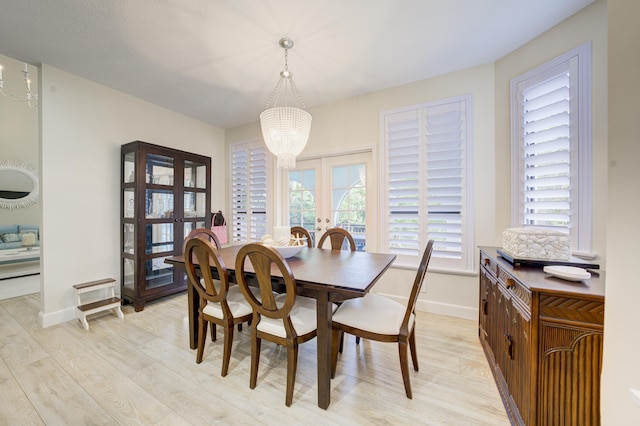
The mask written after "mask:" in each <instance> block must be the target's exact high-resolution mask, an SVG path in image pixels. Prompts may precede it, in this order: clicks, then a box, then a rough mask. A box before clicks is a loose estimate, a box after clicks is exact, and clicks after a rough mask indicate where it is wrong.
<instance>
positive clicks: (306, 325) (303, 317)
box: [258, 294, 336, 337]
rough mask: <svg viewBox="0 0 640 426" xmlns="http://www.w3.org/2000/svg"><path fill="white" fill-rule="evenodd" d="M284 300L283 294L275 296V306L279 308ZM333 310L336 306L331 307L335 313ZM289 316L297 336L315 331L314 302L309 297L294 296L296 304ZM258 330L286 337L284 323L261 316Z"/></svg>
mask: <svg viewBox="0 0 640 426" xmlns="http://www.w3.org/2000/svg"><path fill="white" fill-rule="evenodd" d="M285 298H286V295H285V294H280V295H278V296H276V304H278V306H280V305H281V304H283V303H284V299H285ZM335 309H336V305H333V310H334V311H335ZM289 316H290V317H291V323H292V324H293V328H294V329H295V330H296V333H297V334H298V335H299V336H301V335H303V334H307V333H309V332H311V331H313V330H315V329H316V328H317V325H316V300H315V299H312V298H309V297H303V296H296V302H295V303H294V305H293V308H292V309H291V312H290V313H289ZM258 330H260V331H262V332H264V333H268V334H272V335H274V336H278V337H287V332H286V330H285V328H284V321H283V320H281V319H271V318H267V317H265V316H264V315H263V316H262V319H261V320H260V323H259V324H258Z"/></svg>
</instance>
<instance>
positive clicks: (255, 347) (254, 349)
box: [249, 336, 261, 389]
mask: <svg viewBox="0 0 640 426" xmlns="http://www.w3.org/2000/svg"><path fill="white" fill-rule="evenodd" d="M260 342H261V339H259V338H258V337H257V336H254V337H253V338H252V339H251V376H250V378H249V387H250V388H251V389H254V388H255V387H256V383H257V382H258V363H259V362H260Z"/></svg>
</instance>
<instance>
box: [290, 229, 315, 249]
mask: <svg viewBox="0 0 640 426" xmlns="http://www.w3.org/2000/svg"><path fill="white" fill-rule="evenodd" d="M291 235H293V237H294V238H296V239H300V240H302V239H305V240H307V246H308V247H309V248H311V247H313V240H312V239H311V234H310V233H309V231H308V230H307V229H306V228H303V227H302V226H292V227H291Z"/></svg>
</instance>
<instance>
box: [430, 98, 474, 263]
mask: <svg viewBox="0 0 640 426" xmlns="http://www.w3.org/2000/svg"><path fill="white" fill-rule="evenodd" d="M464 107H465V105H464V103H463V102H453V103H449V104H445V105H439V106H434V107H430V108H426V111H425V116H426V120H425V122H426V129H425V130H426V134H427V144H426V148H427V168H426V170H427V204H428V206H427V212H428V225H427V232H428V239H432V240H434V242H435V243H434V253H435V254H436V256H439V257H447V258H453V259H461V258H462V251H463V246H462V244H463V241H462V239H463V238H462V231H463V230H462V209H463V202H464V200H463V198H464V187H463V180H464V179H465V158H464V156H465V153H464V146H465V143H464V141H465V139H466V134H465V131H466V130H465V114H466V112H465V110H464Z"/></svg>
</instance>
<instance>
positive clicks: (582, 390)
mask: <svg viewBox="0 0 640 426" xmlns="http://www.w3.org/2000/svg"><path fill="white" fill-rule="evenodd" d="M604 286H605V279H604V272H603V271H593V272H592V276H591V279H588V280H585V281H576V282H572V281H565V280H562V279H559V278H555V277H552V276H550V275H547V274H545V273H544V272H543V271H542V267H541V266H537V267H536V266H517V265H515V266H514V265H513V264H511V263H509V262H508V261H507V260H505V258H503V257H501V256H499V255H498V252H497V250H496V248H494V247H480V298H479V321H478V332H479V337H480V343H481V344H482V347H483V349H484V351H485V354H486V356H487V360H488V361H489V366H490V367H491V371H492V373H493V375H494V378H495V381H496V384H497V386H498V390H499V391H500V396H501V397H502V400H503V402H504V405H505V408H506V410H507V414H508V416H509V419H510V420H511V423H512V424H518V425H521V424H526V425H597V424H599V423H600V372H601V370H602V344H603V325H604Z"/></svg>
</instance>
